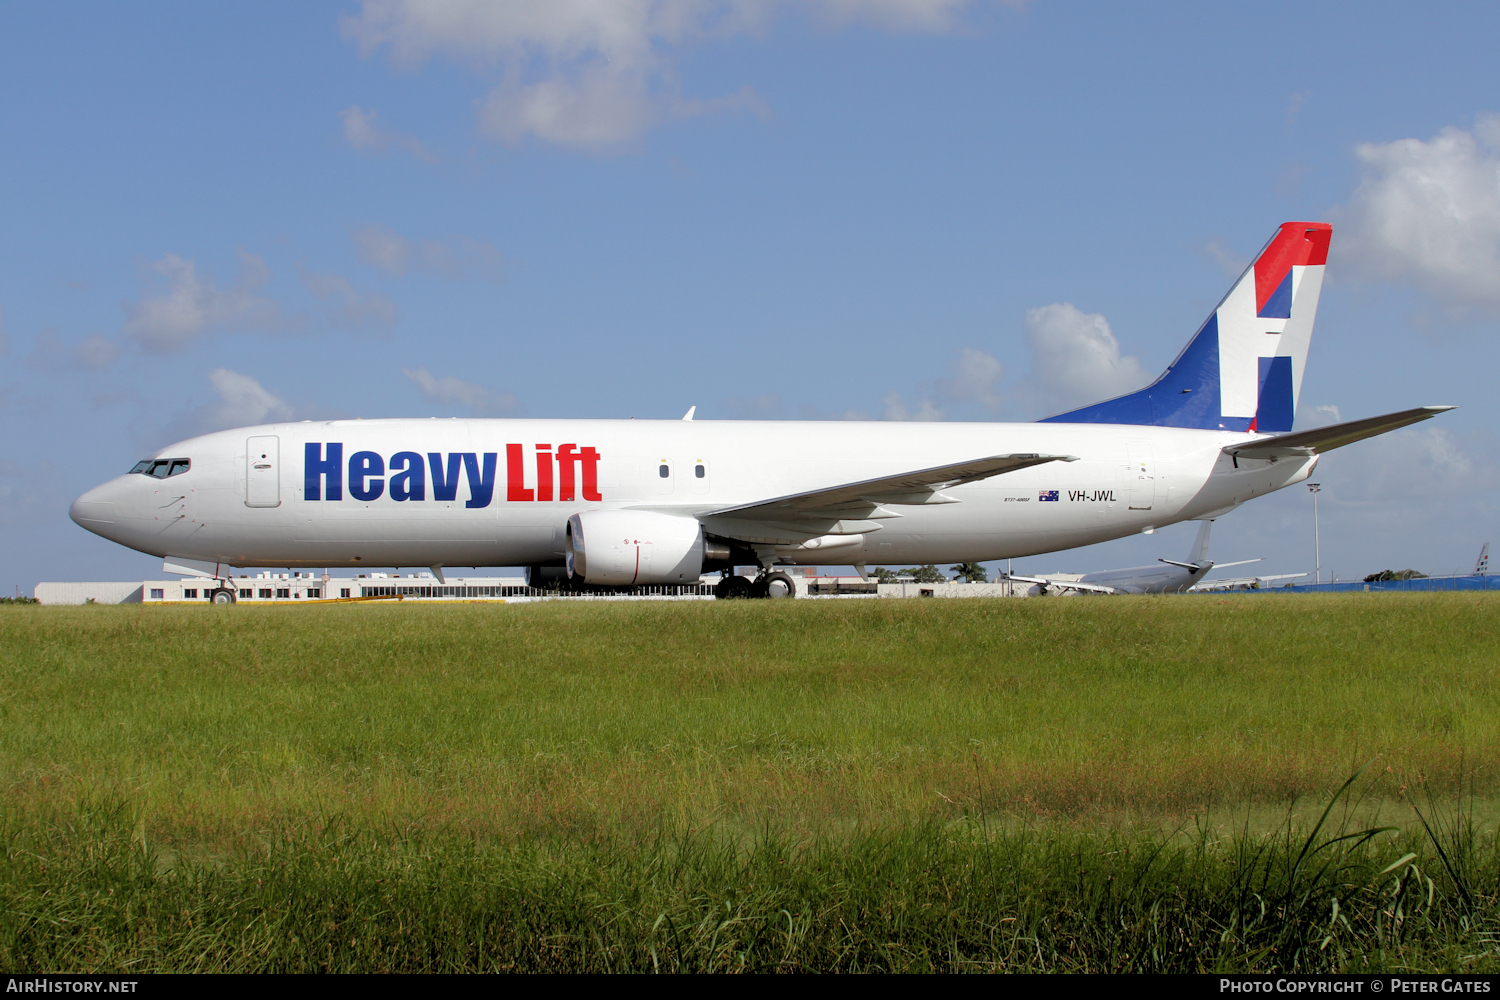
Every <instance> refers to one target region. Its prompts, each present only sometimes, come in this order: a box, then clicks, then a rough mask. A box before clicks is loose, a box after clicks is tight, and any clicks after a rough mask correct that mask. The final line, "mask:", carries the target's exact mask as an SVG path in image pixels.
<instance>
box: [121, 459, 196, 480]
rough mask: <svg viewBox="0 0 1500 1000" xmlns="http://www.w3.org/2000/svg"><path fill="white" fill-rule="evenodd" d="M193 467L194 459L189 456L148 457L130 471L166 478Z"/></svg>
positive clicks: (154, 477)
mask: <svg viewBox="0 0 1500 1000" xmlns="http://www.w3.org/2000/svg"><path fill="white" fill-rule="evenodd" d="M192 467H193V463H192V460H191V459H187V458H148V459H146V460H145V461H142V462H137V463H135V468H133V469H131V470H130V472H131V474H134V473H137V472H139V473H140V474H141V475H143V476H150V477H151V478H153V479H166V478H167V477H168V476H175V475H178V474H179V473H183V472H186V471H187V470H188V469H190V468H192Z"/></svg>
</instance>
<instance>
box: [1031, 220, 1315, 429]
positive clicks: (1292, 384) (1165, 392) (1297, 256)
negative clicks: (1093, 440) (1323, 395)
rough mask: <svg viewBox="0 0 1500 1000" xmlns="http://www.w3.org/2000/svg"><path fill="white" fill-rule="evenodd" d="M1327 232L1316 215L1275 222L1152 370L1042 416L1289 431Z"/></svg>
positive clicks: (1064, 420) (1073, 420) (1082, 421)
mask: <svg viewBox="0 0 1500 1000" xmlns="http://www.w3.org/2000/svg"><path fill="white" fill-rule="evenodd" d="M1332 235H1333V227H1332V226H1330V225H1328V224H1327V223H1325V222H1285V223H1282V225H1281V228H1280V229H1278V230H1277V231H1276V235H1275V236H1273V237H1272V238H1271V242H1269V243H1267V244H1266V246H1265V248H1264V249H1262V250H1261V252H1260V253H1259V254H1258V255H1257V256H1256V258H1255V263H1253V264H1251V265H1250V267H1249V268H1247V269H1246V270H1245V273H1244V274H1242V275H1241V276H1240V279H1239V280H1238V281H1237V282H1235V284H1234V287H1233V288H1231V289H1230V291H1229V294H1228V295H1226V296H1224V300H1223V301H1222V302H1220V303H1219V306H1218V308H1217V309H1215V310H1214V311H1213V315H1211V316H1209V317H1208V320H1207V322H1205V323H1204V324H1203V326H1202V328H1200V329H1199V330H1198V333H1197V334H1196V335H1195V336H1194V337H1193V339H1192V340H1191V341H1189V342H1188V345H1187V347H1185V348H1183V350H1182V353H1181V354H1179V355H1178V356H1177V360H1176V361H1173V362H1172V364H1171V365H1170V366H1169V367H1168V368H1167V370H1166V371H1165V372H1163V373H1162V375H1161V377H1160V378H1158V379H1157V380H1156V381H1155V382H1153V383H1151V384H1150V385H1148V386H1147V387H1146V388H1144V389H1141V390H1138V391H1136V392H1132V393H1129V394H1127V395H1124V396H1118V397H1116V398H1114V399H1110V400H1105V401H1104V402H1102V403H1094V404H1093V405H1091V406H1085V407H1083V408H1082V409H1078V410H1072V411H1070V412H1068V413H1060V414H1058V415H1057V416H1055V417H1047V418H1046V420H1045V421H1043V422H1053V423H1071V424H1147V425H1153V426H1157V427H1197V428H1202V429H1205V430H1231V431H1259V432H1262V433H1280V432H1283V431H1289V430H1291V429H1292V418H1293V416H1294V415H1295V414H1296V412H1297V396H1298V393H1299V392H1300V390H1301V388H1302V369H1303V364H1304V363H1305V362H1306V360H1307V345H1308V343H1309V342H1310V341H1311V340H1312V328H1313V317H1314V315H1315V314H1316V313H1317V311H1318V293H1319V292H1320V291H1321V289H1322V287H1323V267H1324V265H1325V264H1326V262H1327V260H1328V241H1329V238H1330V237H1331V236H1332Z"/></svg>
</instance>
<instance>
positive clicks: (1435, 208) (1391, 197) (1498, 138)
mask: <svg viewBox="0 0 1500 1000" xmlns="http://www.w3.org/2000/svg"><path fill="white" fill-rule="evenodd" d="M1354 153H1355V156H1356V157H1358V159H1359V161H1360V164H1361V166H1362V168H1363V171H1364V178H1363V180H1362V181H1361V182H1360V185H1359V187H1358V188H1357V189H1356V190H1355V192H1354V195H1353V197H1352V198H1351V200H1350V202H1349V204H1348V205H1347V206H1343V207H1342V208H1340V209H1338V210H1336V211H1335V212H1334V213H1333V217H1334V221H1335V223H1336V224H1337V226H1338V228H1339V230H1340V235H1339V238H1337V239H1335V240H1334V241H1333V249H1334V253H1335V254H1336V258H1335V260H1336V262H1337V263H1338V264H1340V265H1341V266H1342V267H1343V268H1346V269H1347V270H1348V271H1350V272H1351V273H1353V274H1354V276H1356V277H1359V278H1364V279H1377V280H1384V281H1394V282H1400V283H1402V284H1406V285H1410V286H1412V287H1414V288H1418V289H1420V290H1422V291H1424V292H1426V293H1428V294H1429V295H1431V296H1433V297H1434V298H1435V299H1437V300H1438V301H1439V302H1442V303H1443V304H1445V305H1448V306H1450V307H1453V308H1456V309H1463V308H1465V307H1478V308H1481V309H1485V310H1496V309H1500V116H1495V115H1485V116H1481V117H1480V118H1479V120H1478V121H1477V122H1476V123H1475V125H1474V129H1473V131H1472V132H1466V131H1464V130H1463V129H1459V128H1453V127H1449V128H1445V129H1443V130H1442V131H1441V132H1439V133H1438V134H1437V135H1436V136H1434V137H1433V138H1432V139H1430V140H1427V141H1425V142H1424V141H1423V140H1421V139H1398V140H1396V141H1395V142H1385V143H1378V142H1371V143H1365V144H1363V145H1360V146H1357V147H1355V150H1354Z"/></svg>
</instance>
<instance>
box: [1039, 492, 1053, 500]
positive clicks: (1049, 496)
mask: <svg viewBox="0 0 1500 1000" xmlns="http://www.w3.org/2000/svg"><path fill="white" fill-rule="evenodd" d="M1036 498H1037V499H1038V500H1056V499H1057V491H1056V490H1042V491H1040V492H1039V493H1037V495H1036Z"/></svg>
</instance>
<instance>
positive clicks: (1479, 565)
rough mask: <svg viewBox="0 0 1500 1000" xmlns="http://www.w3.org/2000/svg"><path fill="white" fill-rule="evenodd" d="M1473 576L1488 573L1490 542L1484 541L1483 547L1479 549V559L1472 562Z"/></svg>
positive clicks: (1487, 574) (1486, 574)
mask: <svg viewBox="0 0 1500 1000" xmlns="http://www.w3.org/2000/svg"><path fill="white" fill-rule="evenodd" d="M1474 575H1475V576H1489V575H1490V543H1489V542H1485V543H1484V548H1482V549H1480V550H1479V559H1478V560H1476V561H1475V563H1474Z"/></svg>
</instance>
